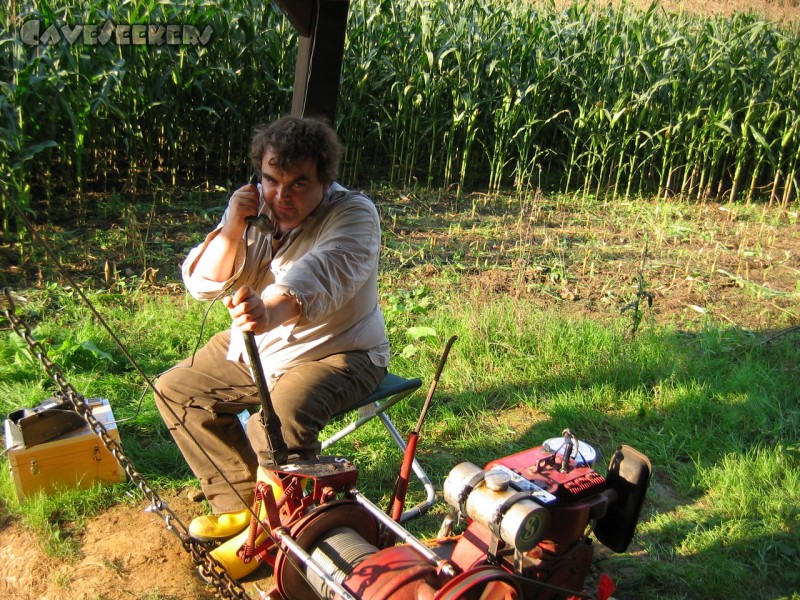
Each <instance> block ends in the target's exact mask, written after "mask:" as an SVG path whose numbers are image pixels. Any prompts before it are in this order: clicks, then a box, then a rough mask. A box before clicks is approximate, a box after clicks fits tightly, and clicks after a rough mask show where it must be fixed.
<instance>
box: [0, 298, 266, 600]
mask: <svg viewBox="0 0 800 600" xmlns="http://www.w3.org/2000/svg"><path fill="white" fill-rule="evenodd" d="M3 294H4V296H5V299H4V301H0V304H1V305H2V308H3V313H4V314H5V316H6V318H7V319H8V320H9V322H10V323H11V326H12V327H13V328H14V331H15V332H16V334H17V335H18V336H20V337H21V338H22V339H23V340H24V341H25V343H26V344H27V345H28V348H29V349H30V351H31V354H32V355H33V356H34V357H35V358H36V359H37V360H38V361H39V362H40V363H41V364H42V367H44V370H45V372H46V373H47V375H48V376H49V377H50V378H51V379H52V380H53V381H54V382H55V383H56V385H57V386H58V388H59V389H60V390H61V394H62V395H63V396H64V397H65V398H66V399H67V400H69V402H70V403H71V404H72V406H73V407H74V408H75V410H76V411H77V412H78V414H80V415H81V417H83V419H84V420H85V421H86V422H87V423H88V424H89V427H90V428H91V429H92V431H93V432H94V433H95V434H96V435H97V436H98V437H99V438H100V440H101V441H102V443H103V446H105V448H106V450H108V451H109V452H110V453H111V454H112V455H113V456H114V458H115V459H116V460H117V462H118V463H119V464H120V466H121V467H122V468H123V469H124V470H125V473H126V474H127V475H128V477H130V480H131V482H133V483H134V484H135V485H136V487H138V488H139V490H140V491H141V492H142V494H144V496H145V497H146V498H147V499H148V500H149V501H150V508H149V509H148V511H149V512H153V513H156V514H157V515H158V516H159V517H160V518H161V519H162V520H163V521H164V524H165V525H166V527H167V530H168V531H170V532H172V533H173V534H174V535H175V536H176V537H177V538H178V539H179V540H180V542H181V544H182V545H183V548H184V550H186V552H188V553H189V554H190V555H191V557H192V560H194V562H195V564H196V565H197V568H198V571H199V573H200V576H201V577H202V578H203V580H204V581H206V582H207V583H209V584H211V585H212V586H213V587H214V588H215V589H216V591H217V593H218V595H219V596H220V597H221V598H236V599H237V600H251V598H250V596H249V595H248V594H247V592H246V591H245V590H244V588H242V586H241V585H239V583H238V582H237V581H236V580H235V579H233V578H232V577H231V576H230V575H228V572H227V571H226V570H225V569H224V568H223V567H222V565H221V564H220V563H219V562H218V561H217V560H216V559H215V558H214V557H213V556H211V554H210V553H209V552H208V550H207V549H206V547H205V545H204V544H203V543H202V542H200V541H198V540H195V539H193V538H192V537H191V536H190V535H189V530H188V528H187V527H186V525H185V524H184V523H183V521H181V520H180V518H178V515H176V514H175V512H173V510H172V509H171V508H170V507H169V505H168V504H167V503H166V502H165V501H164V500H163V499H162V498H161V497H160V496H159V495H158V493H157V492H156V491H155V490H154V489H153V488H152V487H150V484H149V483H147V480H146V479H145V478H144V477H143V476H142V474H141V473H139V471H137V470H136V467H134V465H133V463H132V462H131V461H130V459H129V458H128V457H127V456H126V455H125V453H124V452H123V450H122V445H121V444H120V443H119V442H117V440H115V439H114V438H112V437H111V436H110V435H108V431H107V430H106V428H105V426H104V425H103V424H102V423H101V422H100V421H98V420H97V418H96V417H95V416H94V415H93V414H92V410H91V408H89V404H88V403H87V402H86V398H84V397H83V395H81V394H80V393H79V392H78V391H77V390H76V389H75V388H74V387H73V386H72V384H71V383H69V382H68V381H67V379H66V378H65V377H64V373H63V372H62V370H61V368H60V367H59V366H58V365H57V364H55V363H54V362H53V361H51V360H50V358H49V357H48V356H47V351H46V350H45V348H44V346H42V344H41V343H39V341H38V340H36V339H35V338H34V337H33V334H32V332H31V330H30V328H29V327H28V325H27V324H26V323H24V322H23V321H22V320H21V319H20V318H19V317H17V315H16V313H15V311H14V302H13V300H12V298H11V292H10V291H9V290H3Z"/></svg>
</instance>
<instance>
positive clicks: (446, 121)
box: [0, 0, 800, 226]
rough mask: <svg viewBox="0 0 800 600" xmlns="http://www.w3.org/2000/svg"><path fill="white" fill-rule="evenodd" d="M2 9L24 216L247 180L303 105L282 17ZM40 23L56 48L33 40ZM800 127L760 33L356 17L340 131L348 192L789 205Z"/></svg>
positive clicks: (602, 19) (4, 149) (362, 7)
mask: <svg viewBox="0 0 800 600" xmlns="http://www.w3.org/2000/svg"><path fill="white" fill-rule="evenodd" d="M112 4H113V6H112ZM5 5H6V6H7V8H6V9H4V10H5V13H4V14H2V15H0V133H2V138H0V192H3V195H5V194H13V195H14V197H15V198H17V199H18V201H19V202H20V203H21V204H23V205H25V204H28V203H29V202H30V201H31V198H33V197H35V198H37V199H38V198H46V199H52V198H55V197H58V198H59V199H60V200H61V201H63V202H66V203H69V202H73V201H74V202H83V201H84V200H83V198H84V196H85V194H84V192H88V191H98V192H103V191H114V190H122V189H125V190H136V189H143V188H148V187H152V186H153V185H158V184H163V185H177V184H180V185H191V186H194V187H198V188H201V187H203V186H207V185H210V184H211V183H213V182H224V183H226V184H227V183H228V182H229V181H241V180H243V179H245V178H246V177H247V172H246V158H245V157H246V153H247V147H248V142H249V137H250V133H251V130H252V127H253V126H254V125H255V124H257V123H258V122H261V121H265V120H269V119H272V118H275V117H277V116H279V115H281V114H283V113H286V112H288V110H289V108H290V106H291V92H292V89H291V88H292V85H293V78H294V60H295V52H296V46H297V36H296V34H295V32H294V30H293V28H292V26H291V25H290V24H289V23H288V20H286V19H285V18H284V17H283V15H282V14H281V12H280V11H279V9H278V8H277V7H276V6H274V5H272V4H270V3H268V2H263V1H261V0H258V1H256V0H218V1H215V2H212V1H210V0H183V1H178V2H169V3H168V2H164V1H161V0H126V1H123V2H117V3H107V2H106V3H101V2H99V1H98V0H91V1H90V2H88V3H81V4H79V3H74V2H64V1H61V0H50V2H48V1H47V0H37V1H26V0H10V2H6V3H5ZM31 22H34V23H40V27H39V31H38V34H39V35H38V43H31V42H30V35H28V38H27V39H26V36H25V35H24V34H23V32H24V31H27V32H28V33H30V27H31V25H30V24H31ZM107 22H110V23H112V24H113V25H114V26H115V30H114V31H113V32H109V36H110V39H111V41H109V42H108V43H105V44H100V43H89V42H87V39H88V38H85V37H82V36H77V37H75V36H76V35H77V34H74V31H75V26H76V24H98V25H100V26H102V25H104V24H105V23H107ZM142 23H143V24H148V25H151V26H155V25H160V24H172V25H181V26H187V25H190V26H192V27H194V28H195V29H194V31H196V32H201V33H202V32H208V31H211V32H213V34H212V35H210V38H209V39H207V40H205V43H200V42H198V41H197V39H189V40H188V41H187V40H186V39H184V40H183V42H182V43H175V44H170V43H161V44H156V43H142V44H136V43H130V42H129V43H119V42H118V40H116V39H115V37H114V36H115V35H119V31H120V30H124V27H123V28H121V27H120V24H142ZM53 25H55V27H51V26H53ZM26 27H27V28H28V29H25V28H26ZM48 28H49V29H48ZM209 28H210V29H209ZM99 29H100V34H101V35H102V31H103V30H102V28H99ZM47 32H50V33H49V40H48V39H47V37H48V36H47V35H46V34H47ZM184 35H185V32H184ZM71 36H72V37H71ZM42 38H45V39H42ZM162 42H163V39H162ZM798 123H800V32H798V31H797V30H796V29H793V28H789V27H783V28H782V27H780V26H778V25H777V24H774V23H771V22H768V21H765V20H763V19H761V18H759V17H757V16H755V15H736V16H734V17H731V18H700V17H690V16H684V15H667V14H665V13H664V11H663V10H662V9H660V8H659V7H658V5H656V4H654V5H653V6H652V7H651V8H650V9H649V10H645V11H642V10H638V9H635V8H633V7H627V6H624V5H623V6H622V7H620V8H617V9H615V8H612V7H605V6H604V7H602V8H599V7H595V8H592V7H591V6H590V5H588V4H586V3H578V2H575V3H573V4H572V5H571V6H569V7H567V8H566V9H556V8H555V6H554V5H546V4H544V5H543V4H529V3H526V2H510V1H504V0H465V1H463V2H456V1H455V0H450V1H446V0H438V1H434V0H405V1H403V2H396V1H391V0H353V1H352V2H351V4H350V16H349V23H348V32H347V46H346V49H345V61H344V67H343V73H342V83H341V90H340V96H339V112H338V115H337V123H336V126H337V128H338V130H339V132H340V134H341V136H342V138H343V141H344V142H345V146H346V156H345V164H344V173H343V179H344V180H345V181H346V182H348V183H354V182H364V183H366V182H368V181H370V180H381V181H384V182H388V183H390V184H393V185H399V186H409V185H416V184H421V185H426V186H448V187H449V186H454V187H455V188H457V189H464V188H482V189H488V190H490V191H497V190H500V189H506V188H510V187H518V188H521V187H528V186H535V187H548V188H550V189H552V190H557V191H563V192H567V193H576V192H577V193H579V194H586V195H593V196H601V197H606V196H608V197H635V196H640V195H654V194H658V195H663V196H665V197H669V196H676V195H679V196H681V197H686V198H692V199H699V200H706V199H711V198H714V199H718V200H745V201H748V202H749V201H751V200H756V199H757V200H760V201H768V202H770V203H780V204H782V205H788V204H790V203H793V202H796V201H797V200H796V199H797V194H798V191H800V171H799V169H798V161H800V130H798ZM1 202H3V205H2V206H0V208H6V207H5V206H4V203H5V200H1ZM4 221H5V223H4V225H6V226H7V225H8V222H7V217H4Z"/></svg>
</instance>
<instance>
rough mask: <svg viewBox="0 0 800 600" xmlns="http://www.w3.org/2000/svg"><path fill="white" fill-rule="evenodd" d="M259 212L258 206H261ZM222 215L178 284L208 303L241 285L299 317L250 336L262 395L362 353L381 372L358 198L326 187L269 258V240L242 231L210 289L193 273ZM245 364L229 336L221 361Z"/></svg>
mask: <svg viewBox="0 0 800 600" xmlns="http://www.w3.org/2000/svg"><path fill="white" fill-rule="evenodd" d="M262 210H264V205H263V201H262ZM227 217H228V212H227V211H226V212H225V214H224V215H223V216H222V221H221V222H220V224H219V225H218V226H217V229H215V230H214V231H213V232H211V233H210V234H209V235H208V236H207V237H206V239H205V241H204V242H203V243H202V244H200V245H199V246H197V247H195V248H194V249H192V251H191V252H190V253H189V255H188V256H187V258H186V260H185V261H184V263H183V266H182V271H183V280H184V282H185V284H186V288H187V289H188V290H189V293H191V294H192V296H194V297H195V298H197V299H199V300H214V299H217V298H219V297H221V296H222V295H223V294H225V293H233V292H234V291H236V289H238V288H239V287H240V286H243V285H249V286H250V287H252V288H253V289H254V290H256V291H258V292H259V293H261V294H262V296H263V295H264V293H263V292H264V291H267V293H268V295H273V294H290V295H292V296H295V297H296V298H297V300H298V301H299V303H300V307H301V309H300V310H301V316H300V318H299V320H298V321H297V322H296V323H294V324H293V325H284V326H281V327H277V328H276V329H273V330H272V331H268V332H267V333H265V334H263V335H259V336H256V341H257V343H258V348H259V353H260V356H261V362H262V363H263V365H264V373H265V374H266V376H267V379H268V381H269V384H270V387H271V386H272V385H273V384H274V382H275V380H277V378H278V377H280V375H281V374H283V372H285V371H286V369H288V368H290V367H293V366H296V365H298V364H301V363H303V362H307V361H311V360H318V359H320V358H324V357H326V356H329V355H331V354H336V353H339V352H346V351H352V350H363V351H367V352H368V353H369V356H370V358H371V360H372V362H373V363H375V364H376V365H378V366H383V367H386V366H388V364H389V342H388V341H387V339H386V326H385V323H384V320H383V314H382V313H381V310H380V307H379V306H378V256H379V253H380V246H381V233H380V222H379V219H378V211H377V209H376V208H375V205H374V204H373V202H372V200H370V199H369V198H367V197H366V196H364V195H363V194H361V193H358V192H353V191H350V190H347V189H346V188H344V187H342V186H340V185H339V184H337V183H333V184H332V185H331V186H330V188H329V189H328V192H327V193H326V195H325V196H324V197H323V199H322V201H321V202H320V205H319V206H318V207H317V209H316V210H315V211H314V212H313V213H311V215H309V217H308V219H307V220H306V221H305V222H304V223H303V224H302V225H301V226H299V227H297V228H295V229H293V230H292V231H291V232H290V233H289V234H288V235H287V236H286V238H285V239H284V240H283V241H282V243H281V245H280V247H279V248H278V249H277V251H275V253H274V256H273V250H272V234H269V233H262V232H261V231H259V230H258V229H257V228H256V227H248V231H247V232H245V236H246V240H245V239H244V238H243V239H242V241H241V244H240V247H239V251H238V253H237V256H236V267H235V269H234V270H235V273H234V275H233V276H232V277H231V278H230V279H229V280H227V281H223V282H217V281H210V280H208V279H206V278H204V277H202V276H200V275H196V274H194V272H193V271H194V266H195V264H196V262H197V259H198V258H199V256H200V254H201V253H202V252H203V250H204V249H205V247H206V246H207V245H208V243H209V242H210V241H211V240H212V239H213V238H214V236H216V235H217V233H218V231H219V229H220V228H221V227H222V225H223V224H224V223H225V220H226V219H227ZM243 357H244V360H246V353H245V346H244V336H243V335H242V332H241V331H240V330H238V329H237V328H235V327H234V328H233V329H232V330H231V345H230V347H229V349H228V359H229V360H234V361H238V360H242V359H243Z"/></svg>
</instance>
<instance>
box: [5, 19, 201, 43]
mask: <svg viewBox="0 0 800 600" xmlns="http://www.w3.org/2000/svg"><path fill="white" fill-rule="evenodd" d="M213 34H214V30H213V29H212V28H211V25H206V26H205V28H203V30H202V31H201V30H200V29H199V28H198V27H196V26H194V25H181V24H166V25H165V24H151V23H133V24H131V23H114V22H113V21H111V20H110V19H109V20H106V21H105V22H103V23H99V24H83V23H76V24H74V25H58V24H56V23H53V24H51V25H47V23H44V22H43V21H40V20H39V19H30V20H28V21H25V22H24V23H23V24H22V26H21V27H20V29H19V39H20V40H21V41H22V43H23V44H26V45H27V46H39V45H45V46H48V45H54V44H59V43H65V44H69V45H70V46H72V45H74V44H84V45H87V46H105V45H106V44H116V45H118V46H165V45H166V46H198V45H199V46H205V45H206V44H208V42H209V41H211V37H212V36H213Z"/></svg>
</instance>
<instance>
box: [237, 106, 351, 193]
mask: <svg viewBox="0 0 800 600" xmlns="http://www.w3.org/2000/svg"><path fill="white" fill-rule="evenodd" d="M267 151H271V152H272V153H273V154H274V155H275V161H274V163H273V166H276V167H278V168H279V169H281V170H283V171H285V170H288V169H291V168H293V167H294V165H296V164H297V163H298V162H301V161H304V160H308V159H311V160H313V161H315V162H316V163H317V177H318V178H319V180H320V182H321V183H326V184H327V183H331V182H332V181H333V180H334V179H336V177H337V176H338V174H339V161H340V160H341V156H342V146H341V144H340V143H339V138H338V136H337V135H336V132H335V131H334V130H333V128H331V126H330V125H328V124H327V123H325V122H324V121H320V120H319V119H315V118H310V117H289V116H287V117H281V118H280V119H278V120H277V121H274V122H273V123H269V124H267V125H261V126H259V127H257V128H256V129H255V132H254V133H253V140H252V142H251V144H250V159H251V160H252V162H253V169H254V170H255V172H256V173H261V160H262V158H263V157H264V154H265V153H266V152H267Z"/></svg>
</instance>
